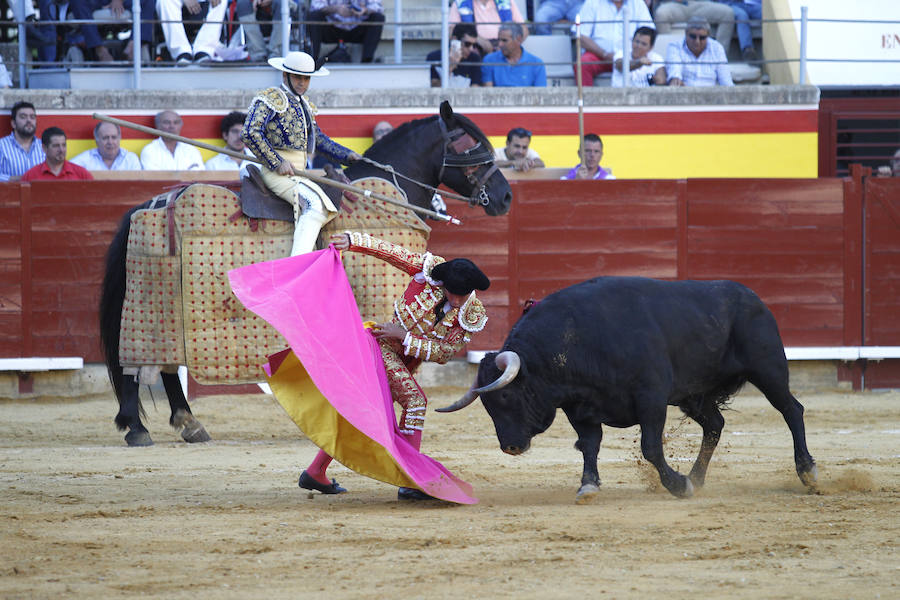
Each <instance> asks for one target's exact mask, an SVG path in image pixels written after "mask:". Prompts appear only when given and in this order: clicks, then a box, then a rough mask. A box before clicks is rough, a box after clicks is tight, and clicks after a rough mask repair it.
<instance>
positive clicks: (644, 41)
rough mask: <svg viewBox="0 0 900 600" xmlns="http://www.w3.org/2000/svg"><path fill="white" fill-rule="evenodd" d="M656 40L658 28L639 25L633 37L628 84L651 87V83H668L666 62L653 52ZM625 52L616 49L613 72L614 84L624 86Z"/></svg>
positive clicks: (614, 85)
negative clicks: (623, 67) (623, 64)
mask: <svg viewBox="0 0 900 600" xmlns="http://www.w3.org/2000/svg"><path fill="white" fill-rule="evenodd" d="M655 41H656V30H655V29H652V28H650V27H638V29H637V31H635V32H634V37H633V38H631V63H630V67H629V69H628V75H629V76H630V77H629V79H628V85H629V86H631V87H649V86H651V85H666V64H665V61H664V60H663V57H662V56H660V55H659V54H657V53H656V52H653V43H654V42H655ZM624 58H625V53H624V52H623V51H622V50H617V51H616V56H615V58H614V59H613V63H614V65H615V69H613V74H612V86H613V87H624V86H625V78H624V77H623V76H622V60H623V59H624Z"/></svg>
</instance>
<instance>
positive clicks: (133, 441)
mask: <svg viewBox="0 0 900 600" xmlns="http://www.w3.org/2000/svg"><path fill="white" fill-rule="evenodd" d="M125 443H126V444H128V445H129V446H152V445H153V439H152V438H151V437H150V434H149V433H147V432H146V431H129V432H128V433H126V434H125Z"/></svg>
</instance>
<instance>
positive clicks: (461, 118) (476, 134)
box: [363, 112, 494, 157]
mask: <svg viewBox="0 0 900 600" xmlns="http://www.w3.org/2000/svg"><path fill="white" fill-rule="evenodd" d="M440 118H441V117H440V115H432V116H430V117H423V118H421V119H416V120H415V121H407V122H406V123H403V124H402V125H400V126H399V127H395V128H394V129H393V130H391V132H390V133H388V134H387V135H385V136H384V137H383V138H381V139H380V140H378V141H377V142H375V143H374V144H372V145H371V146H370V147H369V149H368V150H366V151H365V152H364V153H363V156H367V157H368V156H369V153H370V152H372V151H373V150H376V151H377V149H378V148H380V147H381V146H387V145H390V144H393V143H394V139H395V138H400V137H403V136H405V135H407V134H408V132H409V131H410V130H412V129H417V128H419V127H421V126H422V125H424V124H426V123H430V122H433V121H436V120H437V119H440ZM453 118H454V119H456V122H457V124H458V125H459V126H460V127H462V128H463V130H464V131H465V132H466V133H468V134H469V135H471V136H472V137H473V138H475V140H476V141H478V142H481V145H482V146H484V147H485V148H487V149H489V150H490V151H491V152H492V153H493V152H494V146H493V145H491V142H490V141H489V140H488V139H487V136H486V135H484V133H483V132H482V131H481V129H480V128H479V127H478V126H477V125H476V124H475V123H474V122H473V121H472V120H471V119H470V118H469V117H467V116H465V115H462V114H460V113H457V112H455V113H453Z"/></svg>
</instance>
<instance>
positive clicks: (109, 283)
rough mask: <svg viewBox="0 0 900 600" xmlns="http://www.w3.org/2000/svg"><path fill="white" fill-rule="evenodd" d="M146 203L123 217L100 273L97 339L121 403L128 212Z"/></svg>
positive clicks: (125, 423) (123, 423)
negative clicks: (122, 330) (121, 353)
mask: <svg viewBox="0 0 900 600" xmlns="http://www.w3.org/2000/svg"><path fill="white" fill-rule="evenodd" d="M149 204H150V203H149V202H147V203H144V204H142V205H140V206H136V207H134V208H132V209H131V210H129V211H128V212H127V213H126V214H125V216H124V217H123V218H122V222H121V223H120V224H119V229H118V231H117V232H116V235H115V237H114V238H113V240H112V243H111V244H110V245H109V250H108V251H107V253H106V273H105V274H104V276H103V287H102V288H101V292H100V307H99V308H100V314H99V317H100V343H101V345H102V347H103V357H104V360H105V362H106V370H107V374H108V375H109V381H110V383H112V386H113V390H114V391H115V394H116V399H117V400H118V402H119V406H120V407H121V405H122V401H123V392H122V385H123V379H122V365H121V364H120V363H119V334H120V333H121V329H122V306H123V305H124V303H125V278H126V268H125V266H126V265H125V258H126V253H127V250H128V233H129V230H130V229H131V215H133V214H134V213H135V212H136V211H138V210H140V209H143V208H146V207H147V206H148V205H149ZM120 417H122V415H121V413H120V414H119V415H118V416H117V417H116V425H117V426H118V427H119V428H120V429H124V428H125V427H126V426H127V422H124V418H122V419H120ZM120 420H122V421H123V422H120Z"/></svg>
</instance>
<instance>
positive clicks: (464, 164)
mask: <svg viewBox="0 0 900 600" xmlns="http://www.w3.org/2000/svg"><path fill="white" fill-rule="evenodd" d="M385 169H387V171H386V170H385ZM344 174H345V175H346V176H347V178H349V179H350V180H351V181H358V180H367V179H369V180H370V179H371V178H380V179H385V180H390V181H393V182H394V183H395V184H396V186H397V187H399V188H400V193H401V194H402V195H403V196H405V198H406V200H407V201H408V203H409V204H411V205H414V206H418V207H423V208H429V209H432V208H437V209H438V210H439V211H440V209H441V206H440V204H441V202H440V199H439V198H437V196H436V188H437V186H439V185H441V184H444V185H445V186H447V187H448V188H450V189H451V190H454V191H455V192H457V193H458V194H460V195H462V196H464V197H465V198H468V201H469V203H470V205H472V206H481V207H482V209H483V210H484V211H485V213H486V214H487V215H490V216H499V215H503V214H505V213H507V212H508V211H509V208H510V204H511V202H512V192H511V189H510V186H509V183H508V182H507V181H506V178H505V177H504V176H503V174H502V173H501V172H500V171H499V170H498V169H497V167H496V165H494V161H493V148H492V146H491V144H490V142H489V141H488V139H487V137H486V136H485V135H484V133H483V132H482V131H481V129H479V128H478V126H477V125H475V123H474V122H472V121H471V119H469V118H467V117H465V116H464V115H461V114H458V113H455V112H454V111H453V109H452V108H451V107H450V104H449V103H448V102H446V101H445V102H443V103H442V104H441V106H440V111H439V115H435V116H431V117H425V118H422V119H417V120H414V121H410V122H407V123H404V124H403V125H401V126H399V127H397V128H396V129H394V130H393V131H392V132H391V133H389V134H388V135H386V136H385V137H383V138H382V139H380V140H379V141H378V142H376V143H375V144H374V145H373V146H372V147H371V148H369V149H368V150H367V151H366V152H365V154H364V155H363V160H360V161H357V162H355V163H353V164H352V165H351V166H350V167H348V168H347V169H345V171H344ZM161 197H162V196H159V197H157V198H155V199H154V200H151V201H148V202H145V203H143V204H141V205H140V206H136V207H134V208H132V209H131V210H129V211H128V212H127V213H126V214H125V215H124V217H123V218H122V221H121V223H120V225H119V228H118V230H117V232H116V234H115V236H114V237H113V240H112V242H111V243H110V246H109V249H108V252H107V255H106V267H105V275H104V278H103V283H102V288H101V296H100V303H99V319H100V341H101V345H102V348H103V355H104V360H105V363H106V366H107V372H108V375H109V379H110V382H111V384H112V387H113V391H114V393H115V395H116V399H117V401H118V403H119V410H118V413H117V414H116V416H115V419H114V422H115V425H116V427H117V428H118V429H119V431H125V430H126V429H127V430H128V432H127V434H126V435H125V442H126V444H127V445H128V446H149V445H152V444H153V439H152V438H151V437H150V433H149V431H148V430H147V428H146V427H145V426H144V424H143V422H142V420H141V416H142V413H143V407H142V406H141V403H140V397H139V382H138V380H137V378H136V377H134V376H132V374H130V373H129V374H126V372H125V368H124V367H123V365H122V363H121V362H120V339H121V333H122V327H123V321H122V317H123V305H124V304H125V299H126V285H127V284H128V283H129V277H128V273H129V271H128V267H127V259H128V248H129V234H130V233H132V223H133V221H135V220H136V219H137V217H138V216H139V215H141V214H143V213H142V211H143V212H150V211H151V209H154V208H158V206H159V205H158V204H154V202H155V201H157V200H158V199H159V198H161ZM363 200H364V197H362V198H360V199H359V200H358V201H357V203H356V204H355V205H354V204H353V203H346V202H345V205H347V207H348V208H349V207H350V206H358V205H359V204H361V203H362V201H363ZM285 204H286V203H285ZM163 205H165V203H163ZM169 205H171V199H170V202H169ZM402 210H408V209H402ZM156 212H159V211H156ZM341 214H344V210H342V211H341ZM169 218H170V219H171V216H170V217H169ZM336 221H339V220H336ZM335 226H339V223H338V224H337V225H335V221H333V222H332V228H333V227H335ZM421 227H424V229H425V230H428V229H429V228H428V227H427V226H426V225H424V223H423V224H422V225H421ZM339 230H340V229H339ZM288 233H290V232H288ZM325 233H326V230H325V229H323V232H322V234H323V236H324V234H325ZM169 235H170V236H172V237H170V239H174V234H172V233H171V232H170V234H169ZM173 244H174V243H173ZM260 260H265V257H261V258H260ZM348 276H350V275H349V269H348ZM350 279H351V285H353V284H354V281H353V277H352V276H350ZM226 285H227V284H226ZM354 287H355V286H354ZM228 293H229V294H230V289H229V290H228ZM229 299H230V298H229ZM226 302H227V301H226ZM234 304H238V303H237V302H235V303H234ZM188 362H189V361H188V360H184V364H185V366H188V367H189V368H191V365H188V364H187V363H188ZM161 371H162V372H161V377H162V383H163V387H164V389H165V392H166V396H167V397H168V400H169V406H170V408H171V416H170V418H169V424H170V425H171V426H172V427H173V428H175V429H176V431H181V437H182V438H183V439H184V440H185V441H186V442H188V443H196V442H205V441H209V440H210V439H211V438H210V436H209V434H208V433H207V431H206V429H205V428H204V427H203V425H202V424H201V423H200V421H198V420H197V419H196V418H195V417H194V415H193V413H192V412H191V409H190V407H189V406H188V403H187V399H186V398H185V396H184V392H183V389H182V386H181V381H180V379H179V377H178V375H177V365H172V364H169V363H168V361H167V362H166V368H163V369H161ZM154 375H155V372H154ZM144 416H146V415H144Z"/></svg>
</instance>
